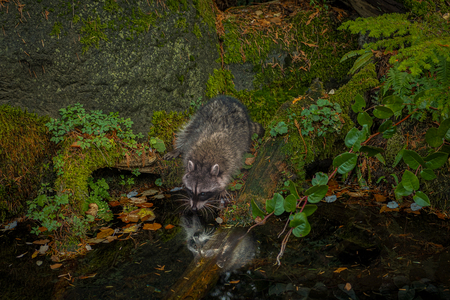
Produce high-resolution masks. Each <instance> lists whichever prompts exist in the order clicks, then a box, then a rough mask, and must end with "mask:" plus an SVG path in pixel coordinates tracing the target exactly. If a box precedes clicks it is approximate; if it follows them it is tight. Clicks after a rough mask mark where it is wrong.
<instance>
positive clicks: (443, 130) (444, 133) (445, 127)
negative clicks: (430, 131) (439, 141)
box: [438, 118, 450, 141]
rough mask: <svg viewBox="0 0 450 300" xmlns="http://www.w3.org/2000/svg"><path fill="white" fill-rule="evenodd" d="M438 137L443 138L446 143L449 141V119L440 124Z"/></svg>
mask: <svg viewBox="0 0 450 300" xmlns="http://www.w3.org/2000/svg"><path fill="white" fill-rule="evenodd" d="M438 135H439V136H440V137H441V138H445V139H446V140H447V141H450V118H449V119H445V120H444V121H442V122H441V125H440V126H439V128H438Z"/></svg>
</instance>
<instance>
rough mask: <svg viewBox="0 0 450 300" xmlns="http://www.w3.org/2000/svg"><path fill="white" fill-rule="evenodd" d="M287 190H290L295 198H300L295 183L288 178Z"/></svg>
mask: <svg viewBox="0 0 450 300" xmlns="http://www.w3.org/2000/svg"><path fill="white" fill-rule="evenodd" d="M289 191H290V192H291V195H294V196H295V197H296V198H297V199H300V196H299V195H298V192H297V188H296V186H295V183H294V182H293V181H291V180H289Z"/></svg>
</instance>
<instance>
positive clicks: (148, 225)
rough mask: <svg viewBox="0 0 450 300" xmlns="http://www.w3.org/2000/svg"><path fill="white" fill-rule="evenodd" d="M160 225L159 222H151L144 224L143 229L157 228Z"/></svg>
mask: <svg viewBox="0 0 450 300" xmlns="http://www.w3.org/2000/svg"><path fill="white" fill-rule="evenodd" d="M161 227H162V225H161V224H159V223H152V224H145V225H144V229H145V230H158V229H160V228H161Z"/></svg>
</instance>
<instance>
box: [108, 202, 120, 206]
mask: <svg viewBox="0 0 450 300" xmlns="http://www.w3.org/2000/svg"><path fill="white" fill-rule="evenodd" d="M109 205H110V206H111V207H116V206H119V205H120V202H119V201H111V202H109Z"/></svg>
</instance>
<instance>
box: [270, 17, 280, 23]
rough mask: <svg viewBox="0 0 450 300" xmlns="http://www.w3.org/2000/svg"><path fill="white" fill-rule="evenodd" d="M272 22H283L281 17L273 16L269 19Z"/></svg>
mask: <svg viewBox="0 0 450 300" xmlns="http://www.w3.org/2000/svg"><path fill="white" fill-rule="evenodd" d="M269 20H270V22H272V23H275V24H281V19H280V18H271V19H269Z"/></svg>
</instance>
